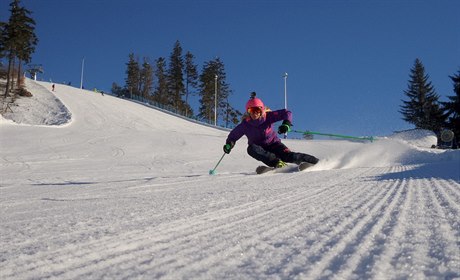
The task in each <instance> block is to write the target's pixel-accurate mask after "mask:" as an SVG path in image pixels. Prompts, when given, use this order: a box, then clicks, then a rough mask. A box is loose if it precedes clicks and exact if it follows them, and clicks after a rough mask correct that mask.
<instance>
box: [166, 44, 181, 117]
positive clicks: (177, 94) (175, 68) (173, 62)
mask: <svg viewBox="0 0 460 280" xmlns="http://www.w3.org/2000/svg"><path fill="white" fill-rule="evenodd" d="M183 72H184V59H183V58H182V47H181V45H180V42H179V41H176V43H175V44H174V49H173V51H172V53H171V55H170V57H169V69H168V76H167V77H168V88H169V92H170V93H171V96H170V103H171V105H172V106H173V107H174V109H175V110H176V111H178V112H185V104H184V101H183V100H182V97H183V96H184V94H185V86H184V77H183Z"/></svg>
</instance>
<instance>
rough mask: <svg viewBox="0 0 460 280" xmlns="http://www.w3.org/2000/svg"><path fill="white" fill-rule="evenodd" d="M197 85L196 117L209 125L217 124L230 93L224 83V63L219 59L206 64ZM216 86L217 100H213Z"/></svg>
mask: <svg viewBox="0 0 460 280" xmlns="http://www.w3.org/2000/svg"><path fill="white" fill-rule="evenodd" d="M199 83H200V84H199V87H200V92H199V95H200V97H201V99H200V108H199V113H198V117H200V118H201V119H203V120H205V121H207V122H209V123H213V122H215V123H218V119H219V116H221V115H223V113H224V111H225V110H226V108H227V103H228V97H229V96H230V95H231V93H232V91H231V90H230V87H229V85H228V84H227V82H226V73H225V67H224V63H223V62H222V61H221V60H220V59H219V58H216V59H214V60H211V61H208V62H206V63H205V65H204V66H203V70H202V71H201V75H200V78H199ZM216 84H217V100H216V98H215V97H216ZM216 101H217V102H216ZM216 103H217V108H216V106H215V105H216ZM215 110H217V112H216V111H215ZM215 115H217V119H215Z"/></svg>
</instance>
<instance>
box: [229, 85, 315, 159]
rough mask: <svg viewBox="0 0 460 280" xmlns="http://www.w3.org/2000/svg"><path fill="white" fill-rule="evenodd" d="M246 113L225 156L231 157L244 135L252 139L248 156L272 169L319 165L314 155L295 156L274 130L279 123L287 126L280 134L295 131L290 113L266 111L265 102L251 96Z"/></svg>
mask: <svg viewBox="0 0 460 280" xmlns="http://www.w3.org/2000/svg"><path fill="white" fill-rule="evenodd" d="M246 113H247V114H245V115H247V116H245V117H244V119H243V121H242V122H241V123H240V124H238V125H237V126H236V127H235V128H234V129H233V130H232V131H231V132H230V134H229V135H228V137H227V140H226V144H225V145H224V152H225V153H227V154H229V153H230V151H231V150H232V148H233V147H234V146H235V143H236V141H238V140H239V139H240V138H241V137H242V136H243V135H246V137H247V138H248V149H247V152H248V154H249V155H250V156H251V157H253V158H255V159H256V160H259V161H262V162H263V163H265V164H266V165H267V166H269V167H274V168H281V167H284V166H286V162H289V163H295V164H298V165H300V164H301V163H304V162H305V163H308V164H307V166H310V165H314V164H316V163H317V162H318V161H319V160H318V159H317V158H316V157H314V156H311V155H308V154H303V153H295V152H292V151H291V150H289V148H288V147H286V145H284V144H283V143H281V140H280V138H279V137H278V136H277V135H276V133H275V131H273V129H272V124H273V123H275V122H278V121H281V120H282V121H283V123H282V124H281V125H280V126H279V128H278V133H279V134H284V133H286V132H289V131H290V130H291V126H292V114H291V112H290V111H288V110H286V109H282V110H277V111H268V112H266V111H265V106H264V103H263V102H262V100H260V99H259V98H257V97H256V93H255V92H253V93H251V98H250V99H249V101H248V102H247V103H246Z"/></svg>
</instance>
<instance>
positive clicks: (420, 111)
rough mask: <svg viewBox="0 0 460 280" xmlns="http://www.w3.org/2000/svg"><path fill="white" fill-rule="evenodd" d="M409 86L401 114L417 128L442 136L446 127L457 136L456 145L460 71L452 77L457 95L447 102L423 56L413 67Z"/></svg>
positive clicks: (459, 121) (459, 130)
mask: <svg viewBox="0 0 460 280" xmlns="http://www.w3.org/2000/svg"><path fill="white" fill-rule="evenodd" d="M409 76H410V80H409V81H408V88H407V89H406V90H405V91H404V94H405V95H406V97H407V100H402V102H403V104H402V105H401V107H400V111H399V112H400V113H401V114H402V115H403V120H405V121H407V122H409V123H411V124H413V125H415V128H420V129H427V130H431V131H433V132H434V133H436V135H438V139H439V138H440V135H441V133H442V131H443V130H444V129H450V130H451V131H452V132H453V133H454V135H455V140H454V144H455V143H456V144H458V143H459V142H460V70H458V71H457V73H456V74H454V75H452V76H449V78H450V79H451V80H452V83H453V91H454V94H453V95H452V96H447V98H448V100H449V101H447V102H442V101H440V100H439V95H438V94H437V93H436V90H435V88H434V86H433V85H432V83H431V82H430V81H429V76H428V74H427V73H425V67H424V66H423V63H422V61H421V60H420V59H418V58H417V59H416V60H415V63H414V66H413V67H412V68H411V70H410V75H409Z"/></svg>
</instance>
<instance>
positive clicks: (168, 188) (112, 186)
mask: <svg viewBox="0 0 460 280" xmlns="http://www.w3.org/2000/svg"><path fill="white" fill-rule="evenodd" d="M27 86H28V88H29V90H30V91H31V92H32V93H33V94H34V97H33V98H32V99H30V100H27V101H26V100H24V101H21V102H25V103H23V105H21V103H19V106H17V107H16V108H14V111H15V113H14V114H11V115H9V116H5V117H7V118H9V119H14V120H16V122H21V124H17V123H14V122H12V121H10V120H7V119H4V118H0V144H1V148H0V173H1V182H0V210H1V215H0V224H1V227H0V278H1V279H32V278H33V279H37V278H55V279H100V278H106V279H125V278H135V279H329V278H330V279H369V278H370V279H406V278H411V279H454V278H459V277H460V249H459V247H460V241H459V240H460V221H459V216H460V179H459V177H460V154H459V151H442V150H432V149H429V147H430V146H431V145H432V144H433V143H434V142H435V139H433V138H430V136H429V135H426V134H424V135H423V136H420V135H416V136H414V135H407V134H399V135H392V136H388V137H382V138H380V139H379V140H377V141H375V142H374V143H356V142H348V141H334V140H315V141H299V140H285V143H286V144H287V145H288V146H289V147H291V148H292V149H293V150H298V151H303V152H307V153H310V154H313V155H315V156H317V157H319V158H320V159H321V161H320V163H319V164H318V165H317V166H315V167H313V168H311V169H309V170H307V171H305V172H301V173H275V174H265V175H255V173H254V169H255V167H256V166H257V165H258V164H259V163H258V162H257V161H255V160H254V159H252V158H250V157H249V156H247V155H246V140H245V139H241V140H240V141H239V142H238V143H237V145H236V147H235V149H234V150H233V151H232V153H231V154H230V155H227V156H225V157H224V159H223V161H222V163H221V164H220V165H219V166H218V168H217V170H216V173H217V174H216V175H214V176H210V175H208V171H209V170H210V169H212V168H213V167H214V166H215V164H216V163H217V161H218V159H219V158H220V156H222V145H223V144H224V142H225V138H226V136H227V133H228V132H225V131H222V130H218V129H214V128H211V127H207V126H202V125H199V124H195V123H192V122H189V121H187V120H183V119H180V118H176V117H173V116H171V115H168V114H166V113H163V112H160V111H157V110H154V109H151V108H148V107H146V106H142V105H139V104H135V103H132V102H129V101H126V100H122V99H118V98H115V97H112V96H107V95H106V96H102V95H100V94H97V93H94V92H90V91H82V90H79V89H75V88H72V87H68V86H64V85H57V87H56V91H55V93H51V91H50V89H51V84H49V83H45V82H40V83H36V82H33V81H30V80H28V81H27ZM56 98H57V99H58V100H59V102H57V101H56ZM45 100H46V101H45ZM294 123H295V112H294ZM431 141H433V143H430V142H431Z"/></svg>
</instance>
